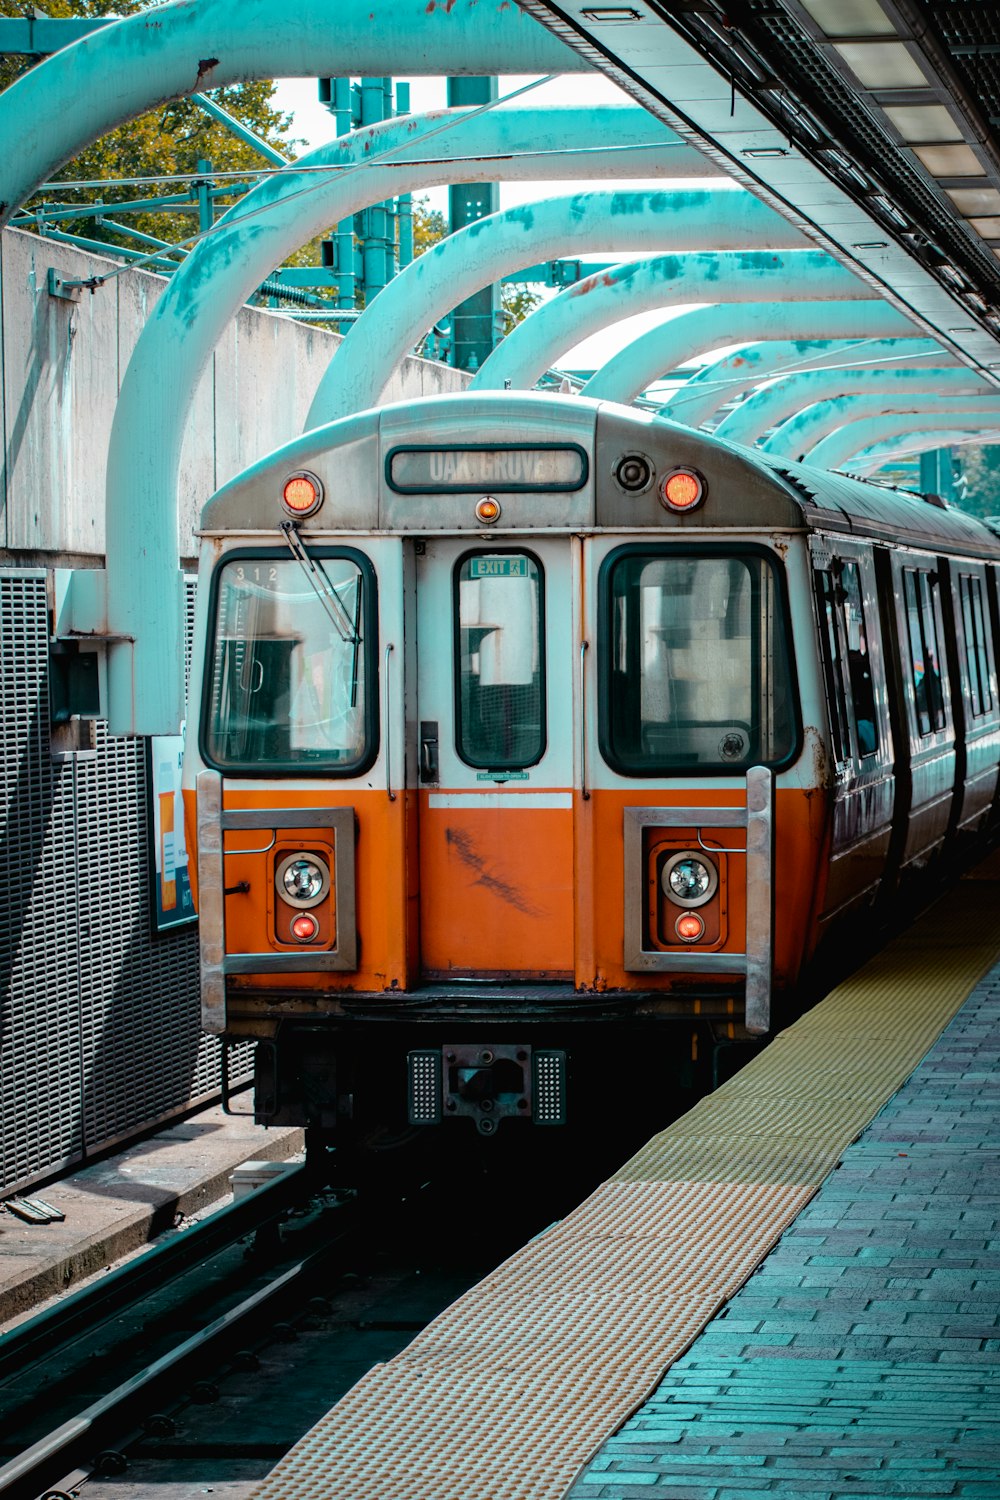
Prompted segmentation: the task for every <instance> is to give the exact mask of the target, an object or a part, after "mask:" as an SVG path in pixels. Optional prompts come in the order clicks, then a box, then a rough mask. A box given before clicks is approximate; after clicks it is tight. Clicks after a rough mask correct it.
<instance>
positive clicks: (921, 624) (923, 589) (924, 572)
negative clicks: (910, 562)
mask: <svg viewBox="0 0 1000 1500" xmlns="http://www.w3.org/2000/svg"><path fill="white" fill-rule="evenodd" d="M937 582H938V580H937V574H936V573H931V572H930V570H929V569H927V568H904V569H903V597H904V601H905V604H906V628H907V633H908V636H909V642H910V672H911V678H912V683H913V702H914V706H915V709H916V716H917V733H918V734H920V735H922V736H923V735H928V734H933V733H934V732H935V730H938V729H943V728H944V727H945V712H944V690H943V688H942V686H941V651H940V647H939V645H938V620H937V608H936V601H935V594H936V592H937Z"/></svg>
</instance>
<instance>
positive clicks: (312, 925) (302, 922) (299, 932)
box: [292, 911, 319, 943]
mask: <svg viewBox="0 0 1000 1500" xmlns="http://www.w3.org/2000/svg"><path fill="white" fill-rule="evenodd" d="M318 932H319V923H318V922H317V920H316V918H315V917H314V916H312V915H311V914H310V913H309V912H307V911H303V912H300V913H299V915H298V916H297V917H296V918H295V919H294V920H293V922H292V937H293V938H294V939H295V941H296V942H297V943H311V942H312V940H313V938H314V937H315V936H316V934H317V933H318Z"/></svg>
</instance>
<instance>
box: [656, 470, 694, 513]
mask: <svg viewBox="0 0 1000 1500" xmlns="http://www.w3.org/2000/svg"><path fill="white" fill-rule="evenodd" d="M660 498H661V500H662V501H663V503H664V505H665V506H666V507H667V509H668V510H680V511H685V510H695V509H696V507H697V506H699V505H700V504H701V502H702V501H703V500H704V498H705V482H704V480H703V479H702V478H701V477H700V476H699V475H698V474H695V473H694V471H693V470H692V469H675V470H674V472H673V473H672V474H668V475H667V477H666V479H664V480H663V482H662V483H661V485H660Z"/></svg>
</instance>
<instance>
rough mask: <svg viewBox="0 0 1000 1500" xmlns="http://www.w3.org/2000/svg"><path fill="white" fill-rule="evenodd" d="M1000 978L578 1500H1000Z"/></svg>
mask: <svg viewBox="0 0 1000 1500" xmlns="http://www.w3.org/2000/svg"><path fill="white" fill-rule="evenodd" d="M998 1080H1000V965H998V966H997V968H996V969H994V971H993V972H992V974H991V975H990V976H988V978H987V979H986V980H985V981H983V983H982V984H981V985H980V986H979V987H978V988H977V989H976V990H975V991H974V992H973V994H972V996H971V997H970V999H969V1000H968V1001H967V1002H966V1005H965V1007H964V1008H963V1009H962V1010H961V1011H960V1012H959V1013H958V1015H957V1016H956V1017H955V1019H954V1021H953V1022H952V1024H951V1025H950V1026H949V1027H948V1028H947V1029H946V1030H945V1031H944V1033H943V1034H942V1036H941V1037H940V1038H939V1040H938V1042H937V1043H936V1044H935V1046H934V1047H933V1048H932V1049H931V1051H930V1052H929V1053H928V1055H927V1057H926V1058H925V1060H924V1062H923V1063H922V1064H921V1065H920V1066H919V1067H918V1068H917V1069H916V1070H915V1072H914V1073H913V1074H912V1075H911V1076H910V1078H909V1079H908V1080H907V1082H906V1083H905V1084H904V1086H903V1088H902V1089H901V1090H900V1092H899V1093H898V1094H897V1095H896V1096H895V1098H894V1099H892V1100H891V1101H890V1102H889V1103H888V1104H887V1105H886V1106H885V1108H884V1109H883V1110H882V1112H881V1113H880V1114H879V1115H878V1116H877V1117H876V1119H875V1120H874V1121H873V1122H872V1124H871V1126H869V1128H868V1130H867V1131H865V1132H864V1133H863V1134H862V1135H861V1136H860V1137H859V1139H858V1140H857V1141H856V1142H855V1143H854V1144H853V1145H852V1146H850V1147H849V1148H848V1149H847V1151H846V1152H845V1154H844V1157H843V1160H842V1163H841V1165H840V1167H839V1168H838V1169H837V1170H835V1171H834V1172H832V1173H831V1174H830V1176H829V1177H828V1178H827V1180H826V1182H825V1183H824V1185H823V1187H822V1189H821V1190H820V1192H819V1194H818V1195H817V1196H816V1197H815V1198H814V1199H813V1200H812V1202H811V1203H810V1204H809V1205H807V1207H806V1208H805V1209H804V1210H803V1212H802V1213H801V1215H800V1216H799V1218H798V1219H797V1221H796V1223H795V1224H794V1225H793V1226H791V1227H790V1228H789V1230H788V1231H787V1232H786V1233H785V1235H784V1236H783V1237H782V1239H781V1240H780V1242H779V1243H778V1245H777V1246H775V1248H774V1250H773V1251H772V1253H771V1254H770V1255H769V1256H768V1257H767V1259H766V1260H765V1261H764V1262H763V1263H762V1265H761V1266H760V1267H759V1268H758V1269H757V1271H756V1272H755V1273H754V1274H753V1276H751V1277H750V1279H749V1280H748V1281H747V1283H746V1285H745V1286H744V1288H743V1289H742V1291H740V1292H739V1293H737V1295H736V1296H735V1297H734V1298H733V1299H732V1301H731V1302H730V1303H729V1304H728V1305H727V1307H726V1308H724V1309H723V1310H722V1312H721V1313H720V1314H719V1315H718V1316H717V1317H716V1318H715V1319H714V1320H713V1321H712V1322H711V1323H710V1324H709V1325H708V1327H707V1328H706V1329H705V1331H704V1333H703V1334H702V1335H701V1336H700V1337H699V1338H698V1339H697V1340H696V1341H695V1343H694V1344H693V1345H692V1346H691V1348H690V1349H689V1350H688V1351H687V1353H686V1354H685V1355H683V1356H682V1357H681V1358H680V1359H679V1360H678V1361H676V1362H675V1364H674V1365H673V1366H672V1367H671V1368H670V1369H669V1370H668V1371H667V1373H666V1375H665V1376H664V1378H663V1380H662V1382H661V1384H660V1385H659V1387H658V1388H657V1390H656V1391H655V1392H654V1393H653V1394H652V1396H651V1397H650V1398H649V1400H648V1401H647V1402H646V1404H645V1405H644V1406H643V1407H641V1408H640V1409H639V1410H638V1411H637V1412H636V1413H635V1414H634V1416H633V1417H632V1418H631V1419H630V1420H629V1421H628V1422H627V1423H626V1424H625V1425H624V1426H623V1427H622V1428H621V1429H620V1430H619V1432H618V1433H616V1434H615V1436H614V1437H613V1438H611V1439H610V1440H609V1441H608V1442H607V1443H606V1444H605V1445H604V1447H603V1448H602V1450H601V1451H600V1453H599V1454H598V1455H596V1456H595V1457H594V1459H593V1460H592V1461H591V1463H590V1464H588V1465H587V1467H586V1468H585V1469H584V1470H583V1471H582V1472H581V1475H580V1477H579V1479H578V1480H577V1482H576V1483H575V1484H574V1485H573V1486H572V1487H571V1489H570V1491H569V1493H568V1497H567V1500H628V1497H629V1496H633V1495H645V1496H647V1497H651V1500H655V1497H656V1496H657V1495H659V1496H661V1497H662V1500H687V1497H690V1500H753V1497H754V1496H756V1495H762V1496H764V1495H774V1496H775V1497H777V1500H849V1497H850V1500H885V1497H887V1496H899V1497H905V1500H921V1497H923V1496H928V1497H933V1496H942V1497H954V1500H1000V1211H998V1207H997V1205H998V1203H1000V1083H998Z"/></svg>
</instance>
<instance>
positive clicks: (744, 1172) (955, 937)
mask: <svg viewBox="0 0 1000 1500" xmlns="http://www.w3.org/2000/svg"><path fill="white" fill-rule="evenodd" d="M998 959H1000V861H998V860H997V858H996V856H994V857H993V858H992V859H991V860H990V861H987V862H986V863H984V864H983V865H981V866H980V867H979V868H978V870H976V871H974V872H972V874H971V875H970V877H969V878H967V879H965V880H963V881H962V882H961V883H960V884H959V885H958V886H957V887H956V888H955V889H953V890H952V891H951V892H949V893H948V894H947V895H946V896H945V897H943V898H942V899H941V900H939V901H938V902H937V903H936V904H935V906H934V907H932V908H931V909H930V910H929V911H928V912H927V913H925V914H924V916H923V917H922V918H921V919H920V920H919V921H918V922H917V923H916V924H915V925H914V926H913V927H912V928H911V929H909V930H908V931H907V932H906V933H905V934H904V935H903V936H902V937H900V938H898V939H896V940H895V941H894V942H893V943H891V944H890V945H889V946H888V947H887V948H886V949H884V950H883V951H882V952H881V953H880V954H879V955H878V956H877V957H876V958H875V959H873V960H872V961H871V962H870V963H868V964H867V965H866V966H865V967H864V968H863V969H861V970H859V971H858V973H857V974H855V975H854V976H852V978H851V979H849V980H848V981H847V982H846V983H844V984H841V985H840V986H838V988H837V989H835V990H834V991H833V992H832V993H831V994H830V995H829V996H828V997H827V998H826V999H825V1000H824V1001H822V1002H821V1003H820V1004H819V1005H817V1006H816V1007H815V1008H814V1009H813V1010H811V1011H809V1012H808V1013H807V1014H806V1015H805V1016H803V1017H802V1018H801V1019H800V1020H799V1021H797V1022H796V1023H795V1024H794V1025H792V1026H790V1027H789V1028H788V1029H787V1030H786V1031H784V1032H782V1033H780V1034H779V1035H778V1036H777V1037H776V1038H775V1040H774V1041H773V1042H772V1043H771V1044H770V1045H769V1046H768V1047H767V1048H766V1049H764V1051H762V1052H761V1053H760V1054H759V1055H758V1056H757V1057H756V1058H755V1059H754V1060H753V1061H752V1062H751V1063H750V1064H748V1065H747V1066H746V1067H745V1068H744V1069H743V1070H742V1071H741V1072H740V1073H738V1074H737V1075H735V1077H733V1078H732V1079H730V1080H729V1081H728V1082H727V1083H725V1084H723V1085H722V1087H721V1088H719V1089H717V1090H716V1091H715V1093H714V1094H712V1095H711V1096H709V1097H708V1098H706V1099H703V1100H702V1101H700V1102H699V1103H698V1104H697V1105H696V1106H695V1108H694V1109H692V1110H691V1111H689V1112H688V1114H686V1115H684V1116H683V1117H681V1119H679V1120H677V1121H676V1122H675V1123H674V1124H673V1125H671V1126H670V1127H669V1128H668V1129H667V1130H665V1131H663V1132H662V1133H661V1134H659V1135H658V1136H656V1137H654V1138H653V1140H651V1141H650V1142H649V1143H648V1145H647V1146H645V1147H644V1148H643V1149H642V1150H641V1151H640V1152H639V1153H638V1154H637V1155H636V1156H635V1157H633V1158H632V1159H631V1160H630V1161H629V1162H627V1163H626V1164H625V1165H624V1166H623V1167H622V1169H621V1170H620V1171H619V1172H618V1173H616V1174H615V1176H614V1177H613V1178H611V1179H610V1180H609V1181H608V1182H606V1183H604V1184H603V1185H602V1186H601V1187H599V1188H598V1189H597V1190H596V1191H595V1192H594V1193H593V1194H592V1195H591V1196H590V1197H589V1198H588V1199H587V1200H586V1201H585V1202H584V1203H583V1204H581V1205H580V1207H579V1208H578V1209H576V1210H575V1211H574V1212H573V1213H572V1214H570V1215H569V1216H568V1217H567V1218H566V1219H564V1220H562V1221H561V1222H560V1223H558V1224H556V1225H553V1226H552V1228H551V1229H549V1230H547V1231H546V1232H545V1233H544V1234H542V1235H540V1236H539V1237H538V1238H536V1239H535V1240H533V1241H532V1242H531V1243H530V1244H528V1245H526V1246H525V1247H524V1248H523V1249H522V1250H520V1251H518V1252H517V1253H516V1254H515V1255H514V1256H513V1257H511V1258H510V1259H509V1260H508V1261H506V1262H505V1263H504V1264H503V1265H501V1266H500V1267H498V1269H497V1270H496V1271H495V1272H493V1273H492V1274H491V1275H490V1276H488V1277H486V1278H485V1279H484V1280H483V1281H482V1282H480V1283H479V1284H478V1285H477V1286H475V1287H473V1288H472V1289H471V1290H470V1291H469V1292H467V1293H466V1294H465V1295H464V1296H463V1297H461V1298H460V1299H459V1300H458V1301H457V1302H456V1303H454V1304H453V1305H452V1306H451V1307H450V1308H448V1309H447V1310H446V1311H445V1312H444V1313H442V1314H441V1315H440V1316H439V1317H438V1318H437V1319H435V1321H434V1322H433V1323H431V1324H430V1325H429V1326H428V1327H427V1328H426V1329H425V1330H424V1331H423V1332H422V1333H420V1334H419V1335H418V1336H417V1337H416V1338H415V1339H414V1340H413V1342H412V1343H411V1344H410V1345H409V1346H408V1347H407V1348H406V1349H405V1350H403V1351H402V1352H401V1353H400V1354H398V1355H397V1356H396V1357H395V1358H394V1359H393V1360H391V1361H389V1362H388V1363H386V1364H384V1365H377V1366H375V1368H374V1369H372V1370H371V1371H369V1373H368V1374H367V1375H366V1376H365V1377H364V1378H363V1379H362V1380H361V1381H359V1382H358V1384H357V1385H356V1386H355V1387H354V1388H353V1389H352V1390H351V1391H349V1392H348V1393H347V1394H346V1395H345V1396H344V1397H343V1398H342V1399H341V1400H340V1401H339V1402H338V1403H337V1405H336V1406H335V1407H333V1409H332V1410H331V1411H330V1412H329V1413H328V1415H327V1416H326V1417H325V1418H323V1419H322V1420H321V1421H320V1422H319V1423H318V1424H317V1425H316V1426H315V1427H314V1428H313V1429H312V1430H311V1431H310V1432H309V1433H307V1434H306V1436H305V1437H304V1438H303V1439H302V1440H301V1441H300V1442H299V1443H298V1444H297V1445H296V1447H295V1448H293V1449H292V1450H291V1452H290V1453H289V1454H288V1455H287V1456H286V1457H285V1458H284V1459H283V1460H282V1461H281V1462H280V1463H279V1464H278V1465H277V1466H276V1468H275V1469H274V1470H273V1471H272V1473H271V1475H270V1476H269V1477H268V1478H267V1479H266V1480H265V1481H263V1483H262V1484H261V1485H260V1486H259V1487H258V1489H257V1490H255V1491H254V1500H313V1497H315V1500H327V1497H329V1496H330V1495H331V1494H340V1495H350V1496H351V1497H352V1500H411V1497H412V1500H469V1497H471V1496H475V1497H477V1500H563V1497H568V1500H625V1497H631V1496H655V1495H662V1496H664V1497H669V1500H748V1497H752V1496H755V1495H758V1494H761V1495H771V1494H774V1495H778V1496H781V1497H783V1500H796V1497H801V1500H806V1497H808V1500H841V1497H844V1500H846V1497H848V1496H852V1497H854V1500H875V1497H876V1496H878V1497H883V1496H887V1495H899V1496H906V1497H909V1500H916V1497H918V1496H939V1495H940V1496H956V1497H965V1500H971V1497H976V1500H1000V1399H998V1396H1000V1306H998V1303H1000V1298H998V1296H997V1292H998V1289H1000V1228H998V1217H1000V1209H998V1206H997V1205H998V1198H1000V1193H998V1188H1000V1089H998V1085H997V1080H998V1078H1000V964H998Z"/></svg>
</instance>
